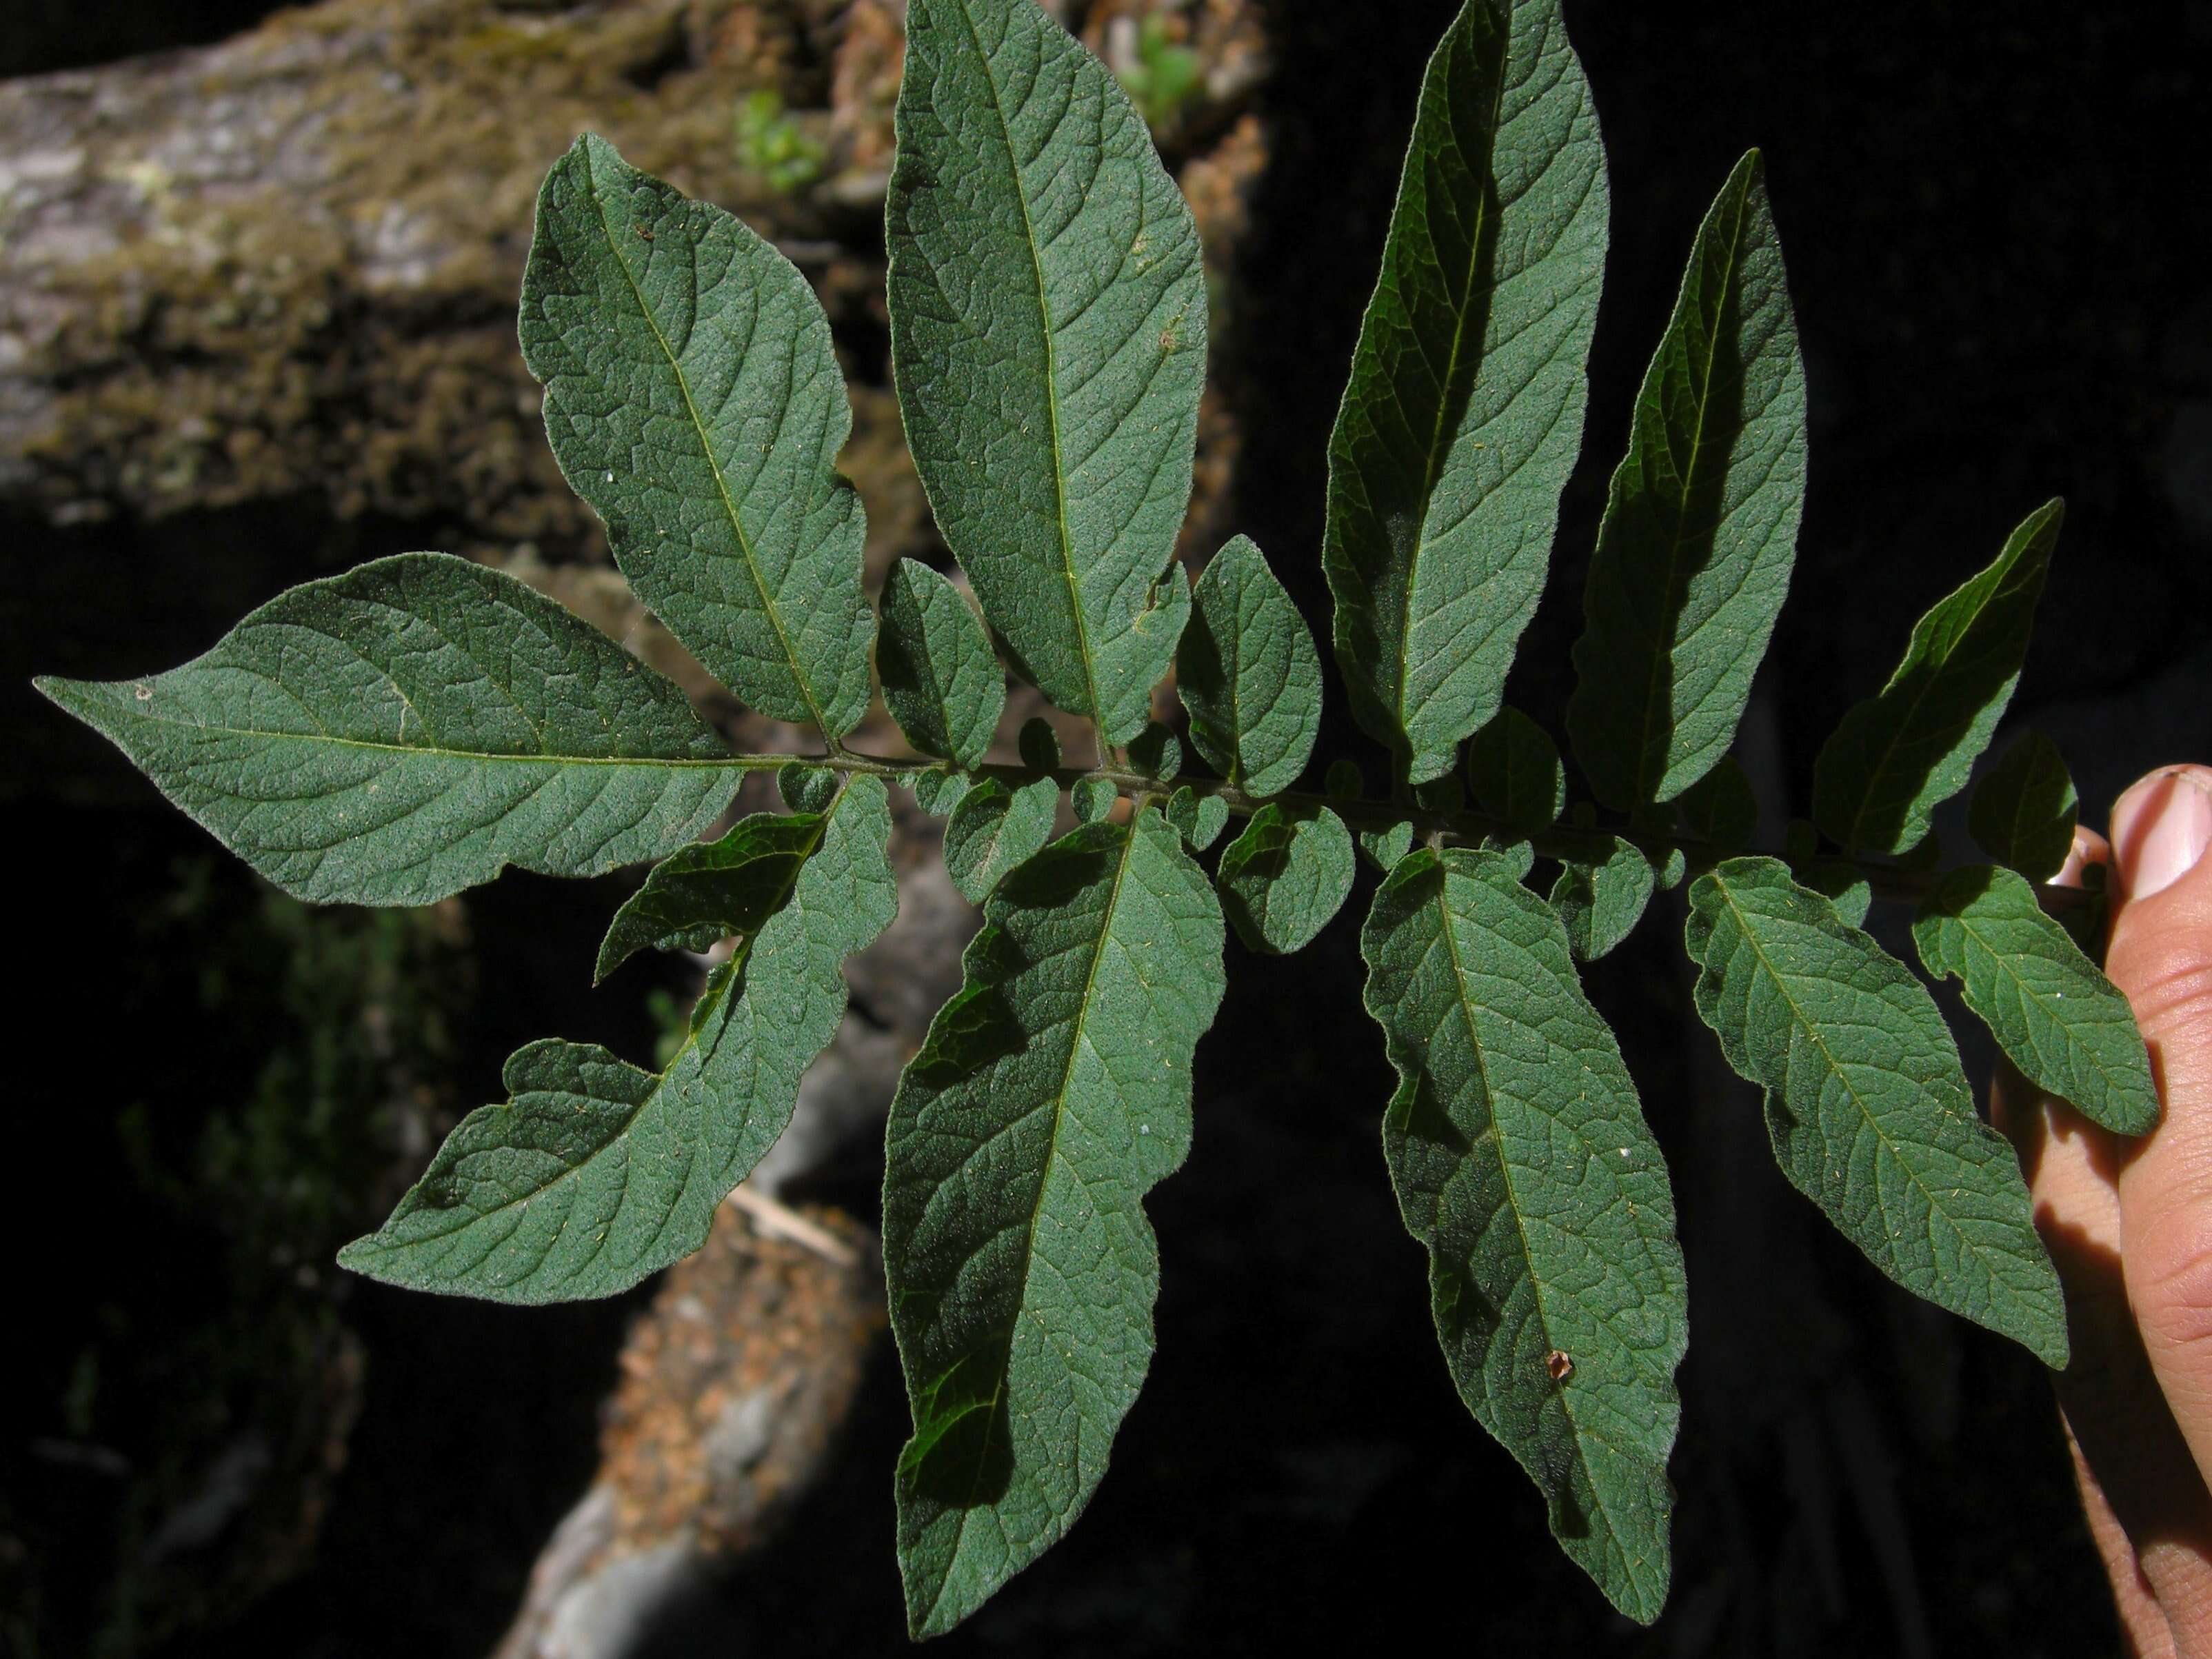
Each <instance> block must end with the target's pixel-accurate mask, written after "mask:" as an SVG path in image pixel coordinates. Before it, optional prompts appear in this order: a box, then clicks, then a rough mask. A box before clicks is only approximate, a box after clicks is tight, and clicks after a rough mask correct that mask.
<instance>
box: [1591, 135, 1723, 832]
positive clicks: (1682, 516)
mask: <svg viewBox="0 0 2212 1659" xmlns="http://www.w3.org/2000/svg"><path fill="white" fill-rule="evenodd" d="M1750 195H1751V185H1750V181H1749V180H1748V179H1747V180H1746V181H1745V185H1744V193H1743V195H1742V196H1741V197H1739V198H1738V200H1737V202H1736V204H1735V224H1734V225H1733V227H1732V228H1730V230H1729V244H1728V260H1727V264H1726V266H1725V268H1724V269H1723V271H1722V273H1721V289H1720V302H1719V304H1718V305H1717V307H1715V312H1714V318H1715V326H1714V329H1713V331H1712V333H1711V336H1710V337H1708V338H1707V340H1706V342H1705V346H1706V350H1705V363H1704V367H1703V368H1702V370H1701V371H1700V373H1699V376H1698V415H1697V419H1696V421H1695V422H1694V423H1693V424H1692V427H1691V428H1690V459H1689V465H1687V466H1686V467H1684V468H1683V469H1682V472H1681V484H1682V489H1681V501H1680V507H1679V508H1678V510H1677V511H1676V513H1674V528H1673V530H1672V531H1670V532H1668V538H1667V561H1666V568H1667V587H1666V601H1665V610H1666V611H1672V610H1673V608H1674V592H1675V586H1676V583H1677V581H1678V580H1679V579H1680V575H1681V565H1680V561H1681V554H1682V534H1683V532H1684V531H1685V530H1686V528H1687V527H1688V526H1689V521H1690V497H1691V492H1692V480H1694V479H1695V478H1696V477H1697V473H1698V461H1699V457H1700V456H1701V455H1702V454H1703V453H1705V416H1707V415H1708V414H1709V413H1711V409H1712V395H1713V367H1714V365H1715V363H1716V362H1718V360H1719V358H1720V345H1719V341H1720V327H1719V325H1720V323H1721V321H1722V320H1723V319H1726V317H1727V315H1728V307H1729V290H1730V289H1732V288H1733V287H1734V285H1735V280H1736V266H1737V263H1738V260H1739V258H1740V257H1741V253H1742V252H1743V228H1744V222H1745V220H1746V219H1747V218H1748V217H1749V216H1750V215H1749V213H1748V212H1747V208H1748V205H1749V203H1750ZM1603 533H1604V532H1603V531H1602V530H1601V531H1600V532H1599V534H1600V537H1601V538H1602V536H1603ZM1683 586H1684V587H1685V588H1686V587H1687V584H1686V583H1684V584H1683ZM1674 649H1675V647H1674V645H1672V644H1662V646H1661V647H1660V648H1659V649H1657V650H1655V651H1654V652H1653V653H1651V672H1650V678H1648V680H1647V681H1646V683H1645V685H1644V707H1643V709H1642V715H1641V719H1640V720H1638V726H1637V733H1636V746H1635V749H1634V750H1633V751H1632V752H1633V754H1634V756H1635V774H1634V778H1633V786H1634V787H1633V793H1634V795H1635V798H1636V799H1635V801H1634V802H1632V803H1631V804H1632V805H1636V804H1640V803H1641V802H1643V801H1644V799H1646V798H1647V797H1648V796H1650V794H1651V793H1653V792H1654V791H1655V790H1656V787H1657V786H1656V784H1655V783H1651V782H1650V781H1648V780H1647V776H1646V773H1647V762H1648V761H1649V759H1650V745H1651V723H1652V714H1653V711H1654V710H1656V708H1657V707H1658V705H1659V694H1660V684H1659V683H1660V680H1661V678H1662V673H1661V670H1662V666H1663V667H1664V669H1665V670H1666V678H1669V679H1671V678H1672V676H1673V671H1674ZM1673 712H1674V711H1673V699H1672V698H1669V699H1668V714H1669V716H1670V718H1671V716H1672V714H1673ZM1659 775H1660V777H1661V778H1662V779H1664V777H1665V776H1666V768H1665V767H1664V766H1662V767H1661V768H1660V769H1659Z"/></svg>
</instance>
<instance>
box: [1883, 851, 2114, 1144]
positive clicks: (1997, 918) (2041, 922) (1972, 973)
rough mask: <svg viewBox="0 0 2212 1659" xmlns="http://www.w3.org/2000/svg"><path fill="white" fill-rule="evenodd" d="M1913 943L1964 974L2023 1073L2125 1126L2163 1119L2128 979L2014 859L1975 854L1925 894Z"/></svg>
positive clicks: (1966, 986) (1926, 957) (1945, 970)
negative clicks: (2039, 897) (2090, 948)
mask: <svg viewBox="0 0 2212 1659" xmlns="http://www.w3.org/2000/svg"><path fill="white" fill-rule="evenodd" d="M1912 942H1913V944H1914V945H1916V946H1917V947H1918V949H1919V951H1920V960H1921V962H1922V963H1923V964H1924V965H1925V966H1926V968H1927V969H1928V971H1929V973H1931V974H1934V975H1937V976H1938V977H1941V976H1942V975H1946V974H1950V975H1956V976H1957V978H1958V980H1959V981H1960V988H1961V991H1962V993H1963V994H1964V995H1965V997H1966V1006H1967V1007H1969V1008H1971V1009H1972V1010H1973V1011H1974V1013H1975V1015H1976V1017H1977V1018H1979V1019H1980V1020H1981V1022H1982V1024H1984V1025H1986V1026H1988V1027H1989V1028H1990V1035H1991V1036H1994V1037H1996V1040H1997V1046H1998V1047H1999V1048H2002V1049H2003V1050H2004V1051H2005V1054H2006V1055H2007V1056H2008V1058H2009V1059H2010V1060H2012V1063H2013V1064H2014V1065H2015V1066H2019V1067H2020V1069H2021V1075H2022V1076H2024V1077H2026V1078H2027V1080H2028V1081H2029V1082H2031V1083H2033V1085H2035V1086H2036V1087H2037V1088H2039V1089H2041V1090H2043V1091H2045V1093H2047V1094H2053V1095H2057V1097H2059V1098H2060V1099H2062V1100H2065V1101H2068V1102H2070V1103H2072V1104H2073V1105H2074V1107H2075V1109H2077V1110H2079V1111H2080V1112H2081V1115H2083V1116H2084V1117H2086V1118H2087V1119H2089V1120H2090V1121H2092V1122H2093V1123H2100V1124H2102V1125H2104V1127H2106V1128H2107V1129H2112V1130H2115V1131H2117V1132H2118V1133H2121V1134H2124V1135H2140V1134H2148V1133H2149V1132H2150V1131H2151V1130H2152V1129H2154V1128H2155V1127H2157V1125H2158V1090H2157V1088H2156V1086H2155V1085H2154V1084H2153V1083H2152V1081H2151V1074H2150V1058H2149V1055H2148V1052H2147V1051H2146V1050H2145V1048H2144V1047H2143V1040H2142V1033H2141V1032H2140V1031H2139V1030H2136V1019H2135V1013H2134V1011H2133V1010H2132V1009H2130V1007H2129V1006H2128V1000H2127V998H2125V997H2124V996H2123V995H2121V994H2120V992H2119V990H2118V987H2116V986H2114V985H2113V983H2112V981H2110V980H2108V979H2106V977H2105V975H2103V974H2102V973H2100V971H2099V970H2098V968H2097V965H2096V963H2093V962H2091V961H2090V960H2089V958H2088V957H2086V956H2084V955H2082V954H2081V951H2080V949H2079V948H2078V947H2077V946H2076V945H2075V943H2074V941H2073V939H2071V938H2069V936H2068V935H2067V932H2066V930H2065V928H2063V927H2061V926H2060V925H2059V924H2058V923H2057V921H2053V920H2052V919H2051V917H2049V916H2047V915H2045V914H2044V912H2043V907H2042V906H2041V905H2040V904H2039V903H2038V902H2036V896H2035V889H2034V888H2033V887H2032V886H2030V885H2029V884H2027V882H2026V881H2024V880H2022V879H2021V878H2020V877H2019V876H2016V875H2015V874H2014V873H2013V872H2011V871H2009V870H2000V869H1996V868H1994V867H1992V866H1989V865H1985V864H1984V865H1967V866H1964V867H1962V868H1960V869H1957V870H1954V871H1953V872H1951V873H1950V874H1949V875H1948V876H1946V877H1944V878H1943V879H1942V882H1941V883H1940V884H1938V885H1937V886H1936V890H1934V891H1933V892H1931V893H1929V895H1928V896H1927V897H1926V898H1925V899H1924V900H1923V901H1922V902H1921V905H1920V911H1919V914H1918V915H1917V916H1915V917H1914V919H1913V922H1912Z"/></svg>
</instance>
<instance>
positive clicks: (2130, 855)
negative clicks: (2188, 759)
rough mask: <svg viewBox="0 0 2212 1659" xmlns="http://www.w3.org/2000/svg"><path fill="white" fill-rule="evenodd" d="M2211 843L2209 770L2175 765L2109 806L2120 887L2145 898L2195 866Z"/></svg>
mask: <svg viewBox="0 0 2212 1659" xmlns="http://www.w3.org/2000/svg"><path fill="white" fill-rule="evenodd" d="M2208 845H2212V772H2208V771H2207V770H2206V769H2204V768H2203V767H2199V766H2177V767H2174V768H2173V769H2171V770H2169V771H2165V772H2158V773H2154V774H2153V775H2151V776H2149V777H2148V778H2145V779H2144V780H2143V781H2142V782H2141V783H2138V784H2137V785H2136V787H2134V788H2132V789H2130V790H2129V791H2128V793H2126V794H2124V795H2123V796H2121V797H2120V799H2119V804H2118V805H2116V806H2114V807H2113V808H2112V861H2113V863H2114V864H2115V865H2116V866H2118V870H2119V875H2120V887H2121V890H2122V891H2123V892H2124V893H2125V894H2126V895H2127V896H2128V897H2129V898H2130V899H2140V898H2148V897H2149V896H2151V895H2152V894H2153V893H2156V892H2161V891H2163V890H2165V889H2166V888H2168V887H2171V886H2172V885H2173V884H2174V883H2175V882H2177V881H2179V880H2180V879H2181V878H2182V877H2184V876H2185V875H2186V874H2188V873H2189V872H2190V871H2191V869H2193V868H2194V867H2195V866H2196V864H2197V860H2199V859H2201V858H2203V856H2204V849H2205V848H2206V847H2207V846H2208Z"/></svg>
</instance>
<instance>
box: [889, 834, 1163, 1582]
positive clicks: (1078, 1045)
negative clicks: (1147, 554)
mask: <svg viewBox="0 0 2212 1659" xmlns="http://www.w3.org/2000/svg"><path fill="white" fill-rule="evenodd" d="M1141 828H1142V820H1141V819H1139V822H1138V823H1133V824H1131V825H1130V826H1129V827H1128V829H1127V830H1126V831H1125V832H1124V833H1123V835H1122V838H1121V859H1120V860H1119V861H1118V862H1117V863H1116V865H1115V869H1114V887H1113V890H1112V891H1111V892H1110V893H1109V894H1108V895H1107V897H1106V908H1105V912H1104V916H1103V921H1101V922H1100V923H1099V927H1098V937H1097V941H1096V943H1095V944H1094V945H1092V947H1091V965H1090V966H1089V967H1088V968H1087V969H1085V970H1084V976H1083V996H1082V999H1081V1000H1080V1001H1079V1003H1078V1004H1077V1005H1076V1015H1075V1020H1074V1029H1073V1030H1071V1031H1070V1032H1069V1033H1068V1041H1067V1060H1066V1065H1064V1066H1062V1067H1061V1068H1060V1083H1059V1085H1058V1086H1057V1087H1056V1088H1055V1089H1054V1091H1053V1097H1052V1137H1051V1139H1050V1140H1049V1141H1048V1142H1047V1144H1046V1146H1045V1152H1044V1161H1043V1173H1042V1176H1040V1177H1039V1179H1038V1182H1037V1195H1036V1200H1035V1202H1033V1203H1032V1204H1031V1205H1030V1218H1029V1226H1028V1229H1027V1231H1026V1232H1025V1233H1024V1236H1023V1239H1022V1257H1021V1260H1022V1301H1021V1305H1020V1307H1019V1308H1018V1309H1017V1310H1016V1312H1015V1318H1016V1320H1017V1321H1018V1320H1019V1319H1021V1318H1022V1317H1023V1316H1025V1315H1027V1313H1028V1310H1029V1291H1030V1273H1031V1272H1032V1271H1033V1270H1034V1268H1035V1266H1036V1236H1037V1227H1038V1225H1039V1223H1040V1222H1042V1219H1043V1218H1044V1195H1045V1190H1046V1188H1048V1186H1049V1185H1050V1183H1051V1177H1052V1166H1053V1164H1054V1161H1055V1160H1056V1159H1057V1158H1059V1156H1060V1128H1061V1126H1062V1125H1063V1123H1064V1122H1065V1121H1066V1115H1067V1097H1068V1091H1069V1090H1070V1089H1071V1088H1072V1087H1073V1082H1074V1078H1075V1062H1076V1057H1077V1056H1078V1055H1079V1054H1080V1053H1081V1052H1082V1048H1083V1034H1084V1030H1085V1026H1086V1025H1087V1024H1089V1022H1090V1018H1091V1010H1092V1007H1093V1006H1094V1004H1095V1002H1096V1000H1097V995H1096V994H1097V987H1098V968H1099V964H1100V963H1103V961H1104V960H1105V959H1106V942H1107V941H1108V940H1109V939H1111V938H1112V937H1113V935H1114V918H1115V915H1116V914H1117V913H1118V912H1119V911H1120V909H1121V889H1122V886H1123V884H1125V883H1126V882H1127V879H1128V874H1129V866H1130V864H1131V862H1132V861H1133V860H1134V858H1135V855H1136V847H1137V836H1139V833H1140V832H1141ZM1015 1328H1017V1327H1015V1326H1010V1327H1009V1328H1008V1329H1007V1334H1006V1365H1005V1366H1004V1367H1002V1368H1001V1369H1000V1372H999V1376H998V1378H997V1380H996V1381H995V1382H994V1383H993V1385H992V1389H991V1397H990V1399H989V1401H987V1402H986V1404H985V1405H984V1407H983V1409H984V1411H986V1412H987V1413H988V1415H987V1416H986V1417H985V1419H984V1421H983V1443H982V1445H981V1447H980V1448H978V1449H977V1451H976V1455H975V1464H974V1469H975V1473H974V1476H973V1478H972V1479H971V1480H970V1481H969V1488H968V1501H967V1502H966V1504H963V1505H962V1513H961V1519H960V1534H961V1536H962V1537H963V1538H964V1537H965V1536H966V1534H967V1531H968V1522H969V1517H970V1516H972V1515H973V1514H974V1513H975V1510H976V1509H977V1508H978V1505H977V1504H976V1495H977V1493H978V1492H981V1489H982V1481H983V1473H984V1469H985V1468H986V1467H987V1464H988V1462H989V1459H990V1451H991V1431H992V1427H993V1425H994V1424H995V1423H996V1422H997V1420H998V1412H999V1402H1000V1401H1001V1400H1002V1399H1003V1398H1004V1397H1005V1395H1006V1380H1007V1376H1008V1375H1009V1373H1010V1372H1011V1371H1012V1366H1013V1333H1014V1330H1015ZM954 1550H955V1553H956V1554H957V1550H958V1546H957V1544H956V1545H955V1546H954ZM951 1583H952V1574H951V1571H949V1570H948V1571H946V1573H945V1577H943V1578H942V1579H940V1580H939V1582H938V1586H937V1594H936V1595H934V1596H933V1597H932V1598H931V1600H930V1604H929V1614H930V1617H931V1618H935V1617H936V1615H937V1611H938V1609H939V1607H942V1606H943V1605H944V1602H945V1595H946V1593H947V1591H949V1590H950V1589H951Z"/></svg>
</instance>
